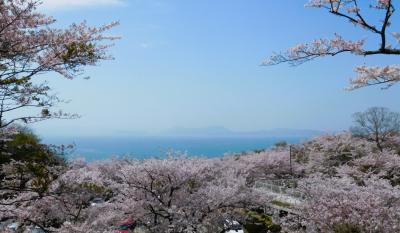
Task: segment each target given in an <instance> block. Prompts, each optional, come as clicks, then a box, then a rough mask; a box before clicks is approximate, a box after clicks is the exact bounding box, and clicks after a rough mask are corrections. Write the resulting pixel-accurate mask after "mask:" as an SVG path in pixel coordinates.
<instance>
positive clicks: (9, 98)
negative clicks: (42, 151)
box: [0, 0, 117, 128]
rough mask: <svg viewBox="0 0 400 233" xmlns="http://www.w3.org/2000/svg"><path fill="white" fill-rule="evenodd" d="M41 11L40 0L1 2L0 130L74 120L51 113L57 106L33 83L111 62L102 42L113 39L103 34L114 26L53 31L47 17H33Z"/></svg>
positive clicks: (70, 75)
mask: <svg viewBox="0 0 400 233" xmlns="http://www.w3.org/2000/svg"><path fill="white" fill-rule="evenodd" d="M40 5H41V1H39V0H9V1H8V0H7V1H1V2H0V41H1V42H0V128H4V127H7V126H9V125H11V124H13V123H15V122H23V123H31V122H36V121H41V120H46V119H50V118H75V117H77V115H74V114H67V113H64V112H62V111H52V107H54V106H55V105H56V104H58V103H60V102H62V100H61V99H59V98H58V97H57V96H55V95H53V94H51V88H50V86H49V85H48V83H47V82H46V81H41V79H38V77H40V75H42V74H45V73H58V74H60V75H61V76H63V77H65V78H68V79H73V78H75V77H77V76H80V75H81V74H82V71H83V68H84V67H85V66H89V65H95V64H97V63H98V62H99V61H101V60H104V59H109V58H111V57H110V56H109V55H108V54H107V48H108V47H109V46H110V44H106V43H104V42H105V41H110V40H114V39H117V38H116V37H112V36H106V35H104V33H105V32H106V31H108V30H109V29H111V28H112V27H114V26H115V25H116V24H117V23H111V24H108V25H104V26H101V27H89V26H87V24H86V22H83V23H80V24H72V25H71V26H70V27H68V28H66V29H57V28H54V27H52V25H53V24H54V23H55V20H54V19H53V18H52V17H49V16H46V15H44V14H41V13H38V11H37V7H39V6H40ZM35 109H36V110H35Z"/></svg>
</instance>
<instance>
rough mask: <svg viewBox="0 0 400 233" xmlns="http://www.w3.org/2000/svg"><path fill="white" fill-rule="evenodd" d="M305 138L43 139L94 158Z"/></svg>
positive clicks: (213, 152)
mask: <svg viewBox="0 0 400 233" xmlns="http://www.w3.org/2000/svg"><path fill="white" fill-rule="evenodd" d="M306 139H307V138H304V137H302V138H300V137H284V138H283V137H214V138H213V137H129V138H127V137H125V138H115V137H82V138H48V139H45V140H44V142H45V143H51V144H72V143H73V144H75V146H76V147H75V150H74V151H73V152H72V153H71V154H70V155H68V158H70V159H74V158H85V159H86V160H87V161H95V160H104V159H108V158H112V157H131V158H136V159H145V158H151V157H157V158H163V157H165V156H167V155H168V153H169V152H172V151H174V152H176V153H186V154H187V155H188V156H204V157H219V156H223V155H224V154H226V153H240V152H244V151H252V150H256V149H267V148H270V147H272V146H273V145H274V144H275V143H277V142H280V141H286V142H288V143H291V144H294V143H300V142H303V141H305V140H306Z"/></svg>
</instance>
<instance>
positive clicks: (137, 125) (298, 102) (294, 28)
mask: <svg viewBox="0 0 400 233" xmlns="http://www.w3.org/2000/svg"><path fill="white" fill-rule="evenodd" d="M45 2H46V3H45V6H44V8H43V9H42V10H43V11H44V12H46V13H48V14H50V15H53V16H54V17H55V18H56V19H57V20H58V22H57V26H59V27H63V26H66V25H68V24H70V23H73V22H78V21H82V20H87V22H88V24H90V25H99V24H103V23H107V22H110V21H115V20H119V21H120V23H121V25H120V26H118V27H117V28H116V29H114V30H113V31H112V34H114V35H119V36H122V39H121V40H120V41H117V42H116V46H115V47H113V48H112V49H111V53H112V54H113V56H114V57H115V60H113V61H105V62H102V63H101V64H100V65H99V66H97V67H93V68H89V69H87V72H86V73H87V75H89V76H91V77H92V79H90V80H83V79H77V80H73V81H71V80H63V79H62V78H60V77H57V75H54V76H51V84H52V85H53V87H54V90H55V91H56V92H57V93H59V94H60V96H61V97H63V98H64V99H70V100H71V102H70V103H69V104H68V105H65V106H62V107H63V108H64V109H66V110H68V111H71V112H76V113H79V114H81V115H82V118H81V119H78V120H70V121H47V122H43V123H40V124H37V125H35V126H34V128H35V130H36V131H37V132H38V133H39V134H41V135H43V136H48V135H63V134H70V135H71V134H72V135H112V134H113V135H118V134H122V133H124V134H129V133H131V132H141V131H159V130H164V129H168V128H171V127H176V126H180V127H189V128H200V127H208V126H223V127H227V128H230V129H233V130H238V131H247V130H260V129H270V128H303V129H304V128H306V129H318V130H341V129H346V128H348V126H349V125H350V124H351V121H352V119H351V115H352V113H354V112H356V111H362V110H365V109H366V108H368V107H370V106H376V105H379V106H385V107H389V108H391V109H392V110H395V111H400V104H399V99H400V85H397V86H394V87H392V88H391V89H389V90H380V89H379V88H378V87H372V88H364V89H361V90H357V91H353V92H346V91H345V90H344V88H345V87H346V86H347V84H348V80H349V79H350V78H351V77H352V76H353V75H354V74H353V68H354V66H355V65H361V64H364V63H366V64H375V65H377V64H386V63H387V64H392V63H396V62H397V63H398V61H399V57H383V56H379V57H374V58H368V59H364V58H362V57H361V58H357V57H354V56H347V55H345V56H337V57H333V58H332V57H329V58H324V59H321V60H316V61H313V62H310V63H307V64H304V65H302V66H299V67H295V68H293V67H290V66H289V65H286V64H283V65H279V66H275V67H263V66H260V64H261V62H262V61H263V60H264V59H265V58H267V57H268V55H270V54H271V53H272V52H274V51H281V50H284V49H286V48H287V47H291V46H292V45H295V44H297V43H299V42H307V41H310V40H312V39H315V38H319V37H332V36H333V34H334V33H335V32H340V33H343V34H345V35H346V38H349V39H355V38H366V39H368V38H371V37H372V36H373V35H372V34H370V33H369V32H366V31H362V30H359V29H355V27H354V26H352V25H350V24H348V23H347V22H345V21H344V20H342V19H340V18H336V17H334V16H331V15H328V14H327V13H326V12H325V11H323V10H317V9H309V8H305V7H304V3H305V0H304V1H303V0H218V1H215V0H201V1H200V0H130V1H128V0H126V1H123V0H101V1H98V0H86V1H83V0H79V1H78V0H76V1H71V0H68V1H67V0H65V1H63V0H62V1H60V0H47V1H45ZM394 21H395V20H394ZM397 26H399V25H397Z"/></svg>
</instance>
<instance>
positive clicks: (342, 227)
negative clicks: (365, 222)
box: [333, 223, 362, 233]
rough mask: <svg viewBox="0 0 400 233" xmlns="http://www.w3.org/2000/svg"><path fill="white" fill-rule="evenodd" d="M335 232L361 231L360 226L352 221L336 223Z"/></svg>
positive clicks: (351, 232)
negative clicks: (351, 222)
mask: <svg viewBox="0 0 400 233" xmlns="http://www.w3.org/2000/svg"><path fill="white" fill-rule="evenodd" d="M333 231H334V232H335V233H361V232H362V231H361V229H360V227H359V226H357V225H354V224H350V223H341V224H336V225H335V226H334V227H333Z"/></svg>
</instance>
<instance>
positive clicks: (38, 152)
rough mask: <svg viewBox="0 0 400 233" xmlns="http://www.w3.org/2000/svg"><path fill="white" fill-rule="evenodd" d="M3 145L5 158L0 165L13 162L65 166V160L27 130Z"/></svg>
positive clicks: (0, 161)
mask: <svg viewBox="0 0 400 233" xmlns="http://www.w3.org/2000/svg"><path fill="white" fill-rule="evenodd" d="M3 143H4V144H3V148H2V152H3V156H2V157H1V160H0V164H4V163H7V162H10V161H11V160H15V161H21V162H30V163H39V164H44V165H63V164H65V160H64V159H63V158H61V157H60V156H58V155H57V154H56V153H55V152H54V151H53V150H52V149H51V148H50V147H49V146H47V145H44V144H41V142H40V139H39V138H38V137H37V136H36V135H35V134H33V133H32V132H29V131H27V130H25V131H23V132H20V133H18V134H16V135H14V136H13V137H12V138H11V140H9V141H6V142H3Z"/></svg>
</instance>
